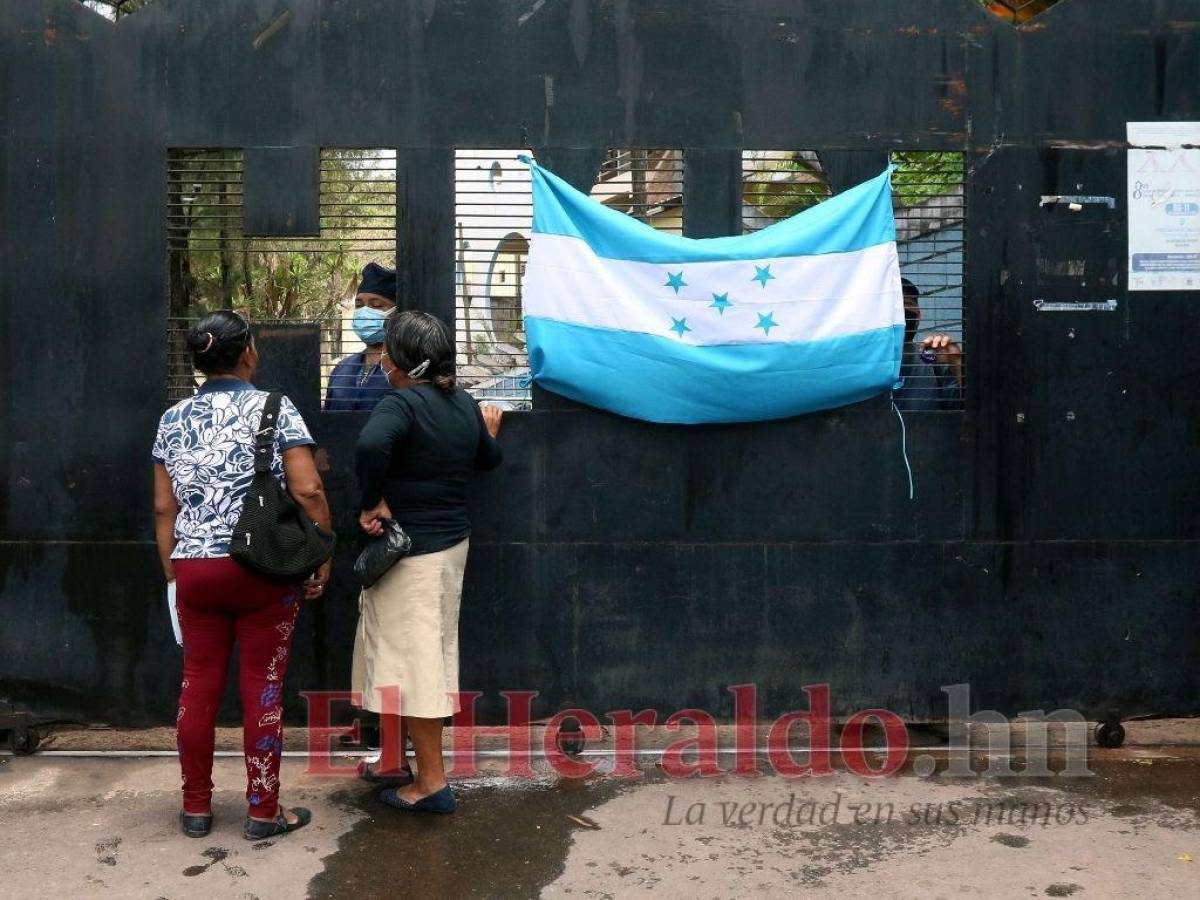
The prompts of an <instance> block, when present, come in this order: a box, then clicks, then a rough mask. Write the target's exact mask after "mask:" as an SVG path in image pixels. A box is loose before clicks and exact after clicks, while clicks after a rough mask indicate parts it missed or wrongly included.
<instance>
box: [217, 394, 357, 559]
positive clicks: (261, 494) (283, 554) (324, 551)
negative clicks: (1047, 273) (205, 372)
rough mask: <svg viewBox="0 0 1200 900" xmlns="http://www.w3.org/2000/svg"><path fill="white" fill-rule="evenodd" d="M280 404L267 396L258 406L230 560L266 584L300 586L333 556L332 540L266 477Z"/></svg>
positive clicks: (269, 473) (273, 479)
mask: <svg viewBox="0 0 1200 900" xmlns="http://www.w3.org/2000/svg"><path fill="white" fill-rule="evenodd" d="M282 399H283V395H282V394H280V393H271V394H269V395H268V396H267V402H266V404H265V405H264V406H263V411H262V419H261V420H260V421H259V423H258V433H257V435H256V436H255V439H254V479H253V480H252V481H251V482H250V486H249V487H248V488H247V489H246V501H245V505H244V506H243V507H242V514H241V516H239V517H238V523H237V527H236V528H234V529H233V541H232V542H231V543H230V545H229V555H230V556H231V557H233V559H235V560H236V561H237V562H239V563H241V564H242V565H243V566H245V567H246V568H247V569H250V570H251V571H252V572H257V573H258V574H260V575H266V576H267V577H268V578H277V579H281V580H299V579H301V578H305V577H307V576H308V575H311V574H312V573H313V572H315V571H316V570H317V569H318V568H320V566H321V564H322V563H323V562H325V560H327V559H329V557H330V556H332V555H333V546H334V536H333V535H332V534H330V533H329V532H328V531H326V530H325V529H323V528H321V527H320V526H319V525H317V523H316V522H314V521H313V520H312V519H310V518H309V517H308V516H307V515H306V514H305V512H304V510H302V509H301V508H300V505H299V504H298V503H296V500H295V498H294V497H292V495H291V494H290V493H289V492H288V491H286V490H284V489H283V488H282V487H281V486H280V484H279V479H278V478H276V477H275V473H274V472H272V471H271V461H272V459H273V458H274V454H275V430H276V427H277V420H278V418H279V404H280V401H281V400H282Z"/></svg>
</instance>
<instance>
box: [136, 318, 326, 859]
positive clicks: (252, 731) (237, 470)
mask: <svg viewBox="0 0 1200 900" xmlns="http://www.w3.org/2000/svg"><path fill="white" fill-rule="evenodd" d="M188 346H189V347H190V349H191V351H192V360H193V364H194V365H195V367H196V368H197V369H199V370H200V371H201V372H203V373H204V374H205V375H206V376H207V378H206V379H205V382H204V384H203V386H202V387H201V388H200V389H199V391H197V392H196V394H195V396H193V397H189V398H188V399H186V400H182V401H180V402H179V403H176V404H175V405H174V406H172V407H171V408H170V409H168V410H167V411H166V412H165V413H164V414H163V417H162V420H161V422H160V423H159V426H158V434H157V436H156V437H155V440H154V453H153V456H154V513H155V518H156V525H155V535H156V538H157V542H158V550H159V555H160V557H161V559H162V567H163V572H164V574H165V575H166V577H167V581H168V582H174V583H176V585H177V594H176V596H177V600H178V607H179V624H180V627H181V630H182V633H183V684H182V687H181V690H180V694H179V711H178V714H177V720H176V721H177V723H178V724H177V728H178V740H179V762H180V766H181V768H182V770H183V809H182V810H181V812H180V824H181V827H182V829H183V832H184V834H187V835H188V836H189V837H203V836H205V835H206V834H208V832H209V830H210V829H211V827H212V809H211V806H210V803H211V800H212V765H213V741H214V732H215V726H216V718H217V710H218V709H219V708H220V705H221V696H222V694H224V691H225V673H226V671H227V670H228V667H229V657H230V653H231V651H232V649H233V643H234V640H235V639H236V641H237V643H238V659H239V675H238V681H239V687H240V689H241V697H242V716H243V725H244V741H245V755H246V775H247V788H246V798H247V800H248V801H249V812H248V816H247V818H246V823H245V828H244V834H245V837H246V838H247V839H250V840H261V839H262V838H265V837H271V836H272V835H276V834H282V833H284V832H287V831H293V830H295V829H297V828H300V827H302V826H304V825H306V824H308V822H309V821H310V819H311V814H310V813H309V811H308V810H306V809H302V808H296V809H290V810H288V809H283V808H281V807H280V806H279V760H280V754H281V752H282V750H283V724H282V718H283V699H282V690H283V677H284V673H285V671H286V669H287V661H288V652H289V650H290V647H291V638H292V630H293V628H294V627H295V621H296V613H297V611H298V610H299V601H300V599H301V598H305V599H314V598H316V597H319V596H320V595H321V594H322V593H323V591H324V589H325V584H326V582H327V581H328V580H329V569H330V564H329V563H328V562H327V563H326V564H325V565H323V566H322V567H321V568H320V569H319V570H318V571H317V572H316V573H315V574H314V575H313V577H312V578H310V579H309V580H308V581H306V582H304V583H302V584H285V583H281V582H278V581H271V580H268V579H266V578H263V577H262V576H260V575H257V574H255V573H253V572H251V571H250V570H248V569H245V568H243V567H242V566H240V565H239V564H238V563H237V562H235V561H234V560H233V559H231V558H230V556H229V542H230V539H231V538H232V536H233V529H234V526H236V525H237V521H238V517H239V516H240V515H241V511H242V504H243V501H244V499H245V496H246V490H247V488H248V487H249V485H250V481H251V479H252V477H253V475H254V436H255V432H256V431H257V430H258V428H259V421H260V419H261V417H262V411H263V406H264V404H265V402H266V398H267V394H266V392H264V391H259V390H255V388H254V385H253V384H251V383H250V382H251V380H252V379H253V377H254V372H255V369H256V368H257V366H258V351H257V349H256V348H255V346H254V340H253V337H252V336H251V333H250V324H249V323H248V322H247V321H246V320H245V319H243V318H242V317H241V316H240V315H238V314H237V313H235V312H233V311H232V310H218V311H217V312H214V313H210V314H209V315H207V316H205V317H204V318H203V319H202V320H201V321H200V322H199V324H197V325H196V326H195V327H194V328H193V329H192V330H191V332H190V333H189V334H188ZM276 425H277V429H276V436H275V449H276V453H275V458H274V461H273V463H272V465H273V470H274V472H275V475H276V477H277V478H279V480H280V483H281V484H283V485H285V486H286V487H287V488H288V489H289V490H290V491H291V494H292V496H293V497H295V498H296V502H297V503H299V504H300V506H301V507H302V508H303V509H304V511H305V512H306V513H307V514H308V515H309V516H310V517H311V518H312V519H313V520H314V521H315V522H316V523H317V524H318V525H320V526H321V527H322V528H325V529H326V530H328V529H329V527H330V522H329V518H330V517H329V505H328V504H327V503H326V500H325V493H324V489H323V487H322V484H321V476H320V475H319V474H318V473H317V468H316V465H315V463H314V461H313V454H312V444H313V439H312V437H311V436H310V435H309V432H308V427H307V426H306V425H305V424H304V420H303V419H302V418H301V417H300V414H299V413H298V412H297V411H296V407H295V406H294V405H293V404H292V402H291V401H290V400H288V399H287V398H286V397H284V398H283V401H282V403H281V405H280V409H279V421H278V422H277V423H276Z"/></svg>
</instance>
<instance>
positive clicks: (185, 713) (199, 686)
mask: <svg viewBox="0 0 1200 900" xmlns="http://www.w3.org/2000/svg"><path fill="white" fill-rule="evenodd" d="M175 583H176V599H177V601H178V605H179V625H180V628H181V630H182V631H183V685H182V687H181V690H180V692H179V713H178V715H177V718H176V722H177V725H176V728H177V736H178V741H179V764H180V767H181V769H182V770H183V809H184V811H185V812H187V813H190V814H204V813H208V812H210V803H211V801H212V788H213V783H212V767H213V741H214V737H215V735H214V732H215V728H216V721H217V710H218V709H219V708H220V706H221V697H222V695H223V694H224V693H225V673H226V672H227V671H228V670H229V657H230V654H231V652H232V651H233V642H234V640H235V639H236V640H237V644H238V686H239V688H240V691H241V695H242V724H243V732H244V751H245V755H246V780H247V786H246V799H247V800H248V801H249V804H250V812H249V814H250V815H252V816H254V817H256V818H273V817H274V816H275V815H276V812H277V809H278V804H279V759H280V754H281V753H282V752H283V676H284V673H285V672H286V671H287V661H288V652H289V649H290V648H291V643H292V629H293V628H294V626H295V622H296V613H297V611H298V610H299V608H300V603H299V597H300V592H299V589H298V588H297V587H296V586H294V585H287V584H280V583H279V582H277V581H269V580H267V579H265V578H262V577H261V576H259V575H256V574H254V573H253V572H250V571H249V570H247V569H245V568H243V567H242V566H240V565H239V564H238V563H236V562H234V561H233V560H232V559H230V558H229V557H217V558H212V559H179V560H176V561H175Z"/></svg>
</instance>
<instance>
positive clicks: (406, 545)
mask: <svg viewBox="0 0 1200 900" xmlns="http://www.w3.org/2000/svg"><path fill="white" fill-rule="evenodd" d="M411 549H412V538H410V537H409V536H408V535H407V534H405V533H404V529H403V528H401V527H400V523H399V522H397V521H396V520H395V519H384V520H383V534H381V535H380V536H379V537H376V538H371V540H370V541H368V542H367V546H365V547H364V548H363V551H362V553H360V554H358V559H356V560H355V561H354V574H355V575H356V576H358V583H359V584H361V585H362V586H363V587H365V588H369V587H370V586H371V585H373V584H374V583H375V582H377V581H378V580H379V579H380V578H382V577H383V575H384V573H385V572H386V571H387V570H388V569H390V568H391V567H392V566H394V565H395V564H396V563H398V562H399V561H400V560H401V559H402V558H403V557H404V556H406V555H407V554H408V551H409V550H411Z"/></svg>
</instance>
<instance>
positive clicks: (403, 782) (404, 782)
mask: <svg viewBox="0 0 1200 900" xmlns="http://www.w3.org/2000/svg"><path fill="white" fill-rule="evenodd" d="M358 777H359V778H361V779H362V780H363V781H365V782H367V783H368V784H377V785H382V786H384V787H406V786H408V785H410V784H412V783H413V771H412V766H401V767H400V769H399V770H398V771H397V773H396V774H395V775H381V774H379V773H378V772H376V771H375V770H374V769H373V768H371V764H370V763H369V762H367V761H366V760H365V759H364V760H360V761H359V763H358Z"/></svg>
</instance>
